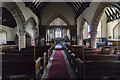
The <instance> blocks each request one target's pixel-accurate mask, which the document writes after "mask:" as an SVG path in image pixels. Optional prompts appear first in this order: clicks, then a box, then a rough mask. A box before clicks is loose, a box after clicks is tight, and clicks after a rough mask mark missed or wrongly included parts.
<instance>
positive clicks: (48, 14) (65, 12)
mask: <svg viewBox="0 0 120 80" xmlns="http://www.w3.org/2000/svg"><path fill="white" fill-rule="evenodd" d="M56 14H61V15H62V16H64V17H65V18H66V19H67V20H68V21H69V23H70V24H71V25H75V14H74V11H73V9H72V8H71V7H70V6H69V5H68V4H67V3H63V2H62V3H56V2H54V3H48V4H47V5H46V6H45V7H44V8H43V10H42V11H41V14H40V15H41V24H42V25H47V22H48V21H49V20H50V19H51V18H52V17H53V16H54V15H56Z"/></svg>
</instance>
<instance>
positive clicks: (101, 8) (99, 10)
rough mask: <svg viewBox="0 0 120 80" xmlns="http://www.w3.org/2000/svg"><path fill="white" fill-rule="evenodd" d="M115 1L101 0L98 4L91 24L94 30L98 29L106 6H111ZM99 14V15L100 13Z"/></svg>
mask: <svg viewBox="0 0 120 80" xmlns="http://www.w3.org/2000/svg"><path fill="white" fill-rule="evenodd" d="M112 4H113V3H112V2H104V3H103V2H101V3H100V4H99V6H98V8H97V9H96V12H95V14H94V16H93V19H92V22H91V26H92V30H97V27H98V24H99V21H100V19H101V17H102V15H103V13H104V11H105V8H106V7H108V6H111V5H112ZM98 14H99V15H98Z"/></svg>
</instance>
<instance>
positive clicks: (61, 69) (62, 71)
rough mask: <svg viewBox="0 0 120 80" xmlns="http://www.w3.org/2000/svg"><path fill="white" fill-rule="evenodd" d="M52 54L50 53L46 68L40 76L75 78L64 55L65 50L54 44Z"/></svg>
mask: <svg viewBox="0 0 120 80" xmlns="http://www.w3.org/2000/svg"><path fill="white" fill-rule="evenodd" d="M56 48H57V49H58V48H59V49H60V48H61V50H54V51H53V54H52V55H51V58H50V61H49V63H48V66H47V68H46V69H45V72H44V74H43V76H42V78H43V79H45V78H48V79H56V78H58V79H70V78H71V79H72V78H76V77H75V74H74V72H73V70H72V68H71V66H70V64H69V61H68V59H67V57H66V54H65V52H64V51H63V50H62V46H61V45H56V46H55V49H56Z"/></svg>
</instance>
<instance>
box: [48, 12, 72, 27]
mask: <svg viewBox="0 0 120 80" xmlns="http://www.w3.org/2000/svg"><path fill="white" fill-rule="evenodd" d="M57 17H59V18H61V19H62V20H63V21H65V23H67V25H68V26H70V25H71V24H70V23H69V21H68V20H67V18H65V17H64V16H62V15H61V14H56V15H54V16H53V17H52V18H50V20H49V21H48V22H47V25H48V26H49V24H50V23H51V22H52V21H53V20H54V19H56V18H57Z"/></svg>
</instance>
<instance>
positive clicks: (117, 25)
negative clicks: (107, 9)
mask: <svg viewBox="0 0 120 80" xmlns="http://www.w3.org/2000/svg"><path fill="white" fill-rule="evenodd" d="M119 25H120V22H118V23H117V24H116V25H115V27H114V28H113V30H112V31H113V39H115V29H116V28H117V27H118V34H119ZM119 36H120V35H118V38H120V37H119Z"/></svg>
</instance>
